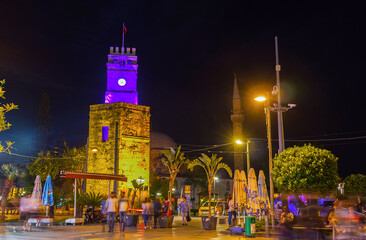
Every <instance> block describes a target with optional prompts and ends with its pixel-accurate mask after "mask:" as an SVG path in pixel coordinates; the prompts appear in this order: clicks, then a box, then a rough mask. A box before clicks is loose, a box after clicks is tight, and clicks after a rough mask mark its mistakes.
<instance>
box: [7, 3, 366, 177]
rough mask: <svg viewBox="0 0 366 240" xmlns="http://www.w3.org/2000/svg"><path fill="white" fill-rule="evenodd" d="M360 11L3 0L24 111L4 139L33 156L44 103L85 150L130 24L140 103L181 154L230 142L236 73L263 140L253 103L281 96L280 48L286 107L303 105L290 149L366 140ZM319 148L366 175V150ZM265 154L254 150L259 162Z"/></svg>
mask: <svg viewBox="0 0 366 240" xmlns="http://www.w3.org/2000/svg"><path fill="white" fill-rule="evenodd" d="M361 9H362V8H361V6H358V5H357V4H352V3H349V2H345V1H326V2H324V3H319V2H318V1H314V2H312V1H301V2H299V1H292V2H287V3H281V2H278V1H268V2H264V1H263V2H261V1H212V0H210V1H192V2H189V1H172V0H165V1H92V0H88V1H85V0H84V1H81V0H80V1H14V0H9V1H4V0H0V31H1V34H0V74H1V76H0V78H5V79H6V81H7V82H6V90H7V92H6V96H7V101H9V102H14V103H16V104H18V105H19V108H20V109H19V110H17V111H14V112H11V113H9V114H8V115H7V118H8V120H9V121H10V122H11V123H12V124H13V126H12V128H11V129H10V130H8V131H6V132H2V133H1V139H10V140H13V141H15V142H16V143H15V149H14V152H17V153H21V154H26V155H35V154H36V152H37V150H38V149H37V148H36V146H35V144H34V142H35V138H34V137H35V136H34V134H35V129H36V122H37V117H38V105H39V103H40V99H41V94H42V93H44V92H47V93H48V94H49V95H50V101H51V114H52V128H53V132H54V135H55V136H56V135H57V134H59V133H61V132H62V133H64V134H65V136H66V138H67V140H68V141H69V142H70V143H71V144H73V145H82V144H85V142H86V138H87V131H88V117H89V116H88V113H89V105H91V104H98V103H103V100H104V92H105V90H106V65H105V64H106V60H107V54H108V51H109V46H120V45H121V32H122V31H121V29H122V22H123V21H125V23H126V27H127V34H126V38H125V45H126V47H136V48H137V54H138V62H139V72H138V76H139V80H138V91H139V103H140V104H142V105H147V106H150V107H151V114H152V118H151V121H152V129H153V130H155V131H161V132H164V133H166V134H168V135H170V136H171V137H172V138H173V139H174V140H175V141H176V142H178V143H184V144H198V145H209V144H222V143H228V142H230V141H231V139H230V137H231V133H232V128H231V122H230V112H231V108H232V99H231V98H232V91H233V72H236V73H237V76H238V84H239V88H240V94H241V95H242V97H243V99H242V101H243V105H244V114H245V123H244V124H245V125H244V134H245V135H246V136H248V137H251V138H265V137H266V135H265V119H264V114H263V108H262V105H260V104H258V103H256V102H254V101H253V98H254V97H255V96H256V95H258V94H261V93H264V92H266V91H270V90H271V88H272V86H273V85H274V84H275V71H274V66H275V52H274V37H275V36H278V37H279V52H280V64H281V66H282V70H281V84H282V87H283V88H282V91H283V92H282V95H283V102H284V103H296V104H297V107H296V108H295V109H292V110H290V111H289V112H286V113H284V125H285V137H286V139H288V140H290V139H305V140H314V139H321V138H327V139H328V138H345V137H360V136H365V135H366V127H365V124H364V121H365V120H364V115H365V114H364V111H363V110H364V108H365V97H364V96H365V94H364V91H365V87H366V84H365V80H364V79H365V75H366V74H365V57H364V56H366V49H365V42H366V39H365V34H364V24H365V20H364V17H363V15H364V13H363V12H362V11H361ZM272 119H273V121H272V129H273V138H276V137H277V123H276V116H275V114H272ZM303 143H304V142H298V143H296V142H286V145H287V146H290V145H292V144H300V145H302V144H303ZM276 144H277V143H276V142H274V148H275V149H274V152H276V148H277V145H276ZM313 144H314V145H316V146H319V147H324V148H327V149H329V150H331V151H332V152H333V153H334V154H335V155H336V156H338V157H339V169H340V173H341V176H346V175H348V174H350V173H357V172H360V173H366V171H365V167H362V166H363V165H364V164H363V163H362V162H363V161H364V159H363V158H364V151H363V149H364V148H365V147H366V139H356V140H347V141H323V142H313ZM254 145H255V144H254ZM265 147H266V145H265V144H260V143H258V146H253V149H256V151H257V152H258V154H259V155H258V156H260V157H259V158H264V159H265V158H266V155H265V154H266V150H265ZM2 158H3V159H5V156H4V155H2ZM360 166H361V167H360Z"/></svg>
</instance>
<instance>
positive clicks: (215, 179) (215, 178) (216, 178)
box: [214, 177, 219, 216]
mask: <svg viewBox="0 0 366 240" xmlns="http://www.w3.org/2000/svg"><path fill="white" fill-rule="evenodd" d="M217 180H219V178H218V177H214V213H215V216H216V181H217Z"/></svg>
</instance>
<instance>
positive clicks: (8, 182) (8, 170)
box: [1, 164, 23, 220]
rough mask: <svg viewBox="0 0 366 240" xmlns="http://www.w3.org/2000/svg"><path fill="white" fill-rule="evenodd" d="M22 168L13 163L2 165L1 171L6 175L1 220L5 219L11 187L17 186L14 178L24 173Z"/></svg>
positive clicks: (2, 194)
mask: <svg viewBox="0 0 366 240" xmlns="http://www.w3.org/2000/svg"><path fill="white" fill-rule="evenodd" d="M22 172H23V171H22V170H20V169H19V168H18V167H16V166H14V165H12V164H3V165H1V173H2V174H3V175H4V176H5V182H4V188H3V191H2V193H1V209H2V212H1V220H4V219H5V207H6V204H7V201H8V195H9V192H10V189H11V188H12V187H15V183H14V179H15V178H16V177H19V176H20V175H21V174H22Z"/></svg>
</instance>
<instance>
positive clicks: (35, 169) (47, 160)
mask: <svg viewBox="0 0 366 240" xmlns="http://www.w3.org/2000/svg"><path fill="white" fill-rule="evenodd" d="M84 166H85V147H80V148H75V147H74V148H68V147H66V149H65V150H64V151H63V152H62V153H56V154H54V153H51V152H40V153H39V154H38V158H37V159H35V160H34V161H33V162H31V163H30V165H28V166H27V167H28V170H29V174H30V175H33V176H36V175H40V176H41V179H42V180H45V179H46V178H47V175H51V178H52V179H56V178H57V177H58V176H59V174H60V171H61V170H64V171H74V172H81V171H83V170H84Z"/></svg>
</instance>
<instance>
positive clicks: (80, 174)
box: [60, 171, 127, 182]
mask: <svg viewBox="0 0 366 240" xmlns="http://www.w3.org/2000/svg"><path fill="white" fill-rule="evenodd" d="M60 177H63V178H81V179H100V180H117V181H121V182H127V177H126V176H125V175H116V174H106V173H85V172H70V171H60Z"/></svg>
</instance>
